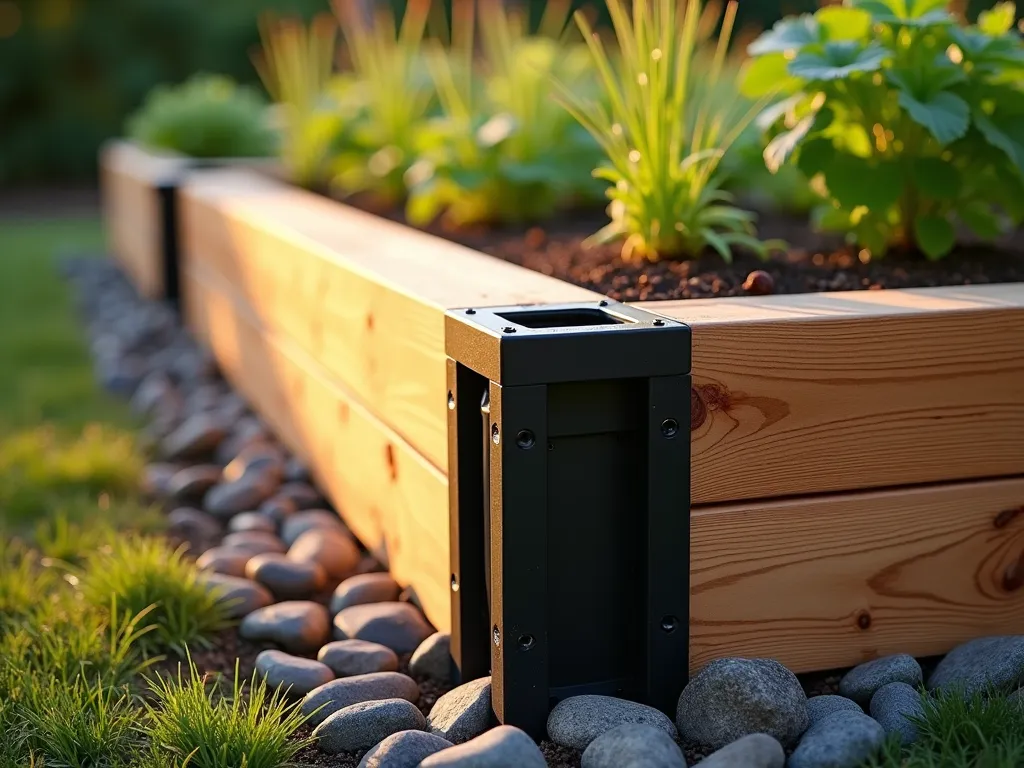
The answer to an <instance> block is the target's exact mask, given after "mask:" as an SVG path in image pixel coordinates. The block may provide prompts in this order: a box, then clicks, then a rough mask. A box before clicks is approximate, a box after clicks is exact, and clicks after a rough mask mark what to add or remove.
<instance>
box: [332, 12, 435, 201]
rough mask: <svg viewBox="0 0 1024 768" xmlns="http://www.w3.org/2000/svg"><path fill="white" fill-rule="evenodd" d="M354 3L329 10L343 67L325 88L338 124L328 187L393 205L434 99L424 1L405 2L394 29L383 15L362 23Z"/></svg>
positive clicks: (399, 195)
mask: <svg viewBox="0 0 1024 768" xmlns="http://www.w3.org/2000/svg"><path fill="white" fill-rule="evenodd" d="M358 5H359V4H358V3H352V2H350V0H338V2H336V3H335V6H334V7H335V12H336V15H337V17H338V20H339V22H340V24H341V31H342V36H343V38H344V43H345V45H344V53H345V54H346V58H347V68H346V69H345V70H344V71H343V73H342V75H341V76H340V77H339V78H338V79H337V80H336V81H335V83H334V86H333V87H332V95H333V97H334V98H335V99H336V101H337V104H338V108H339V111H340V114H341V115H343V120H342V128H341V131H340V133H339V134H338V136H337V138H336V140H335V142H334V144H333V146H332V160H331V170H330V172H331V183H332V185H333V186H334V187H335V188H336V189H337V190H338V191H339V192H341V193H342V194H346V195H349V194H356V193H366V194H368V195H370V196H372V197H373V198H375V199H376V201H377V203H378V204H380V205H384V206H389V205H399V204H401V203H402V201H404V200H405V194H406V189H405V182H404V176H405V172H406V171H407V170H408V168H409V166H410V165H411V164H412V163H413V161H414V160H415V143H416V138H417V135H418V132H419V130H420V128H421V126H422V124H423V121H424V120H425V119H426V117H427V115H428V113H429V111H430V110H431V108H432V107H433V105H434V101H435V100H434V89H433V86H432V84H431V81H430V77H429V75H428V74H427V72H426V68H425V65H424V61H423V55H422V48H423V43H424V35H425V31H426V27H427V20H428V17H429V15H430V8H431V3H430V0H411V1H410V2H409V3H408V5H407V6H406V9H405V14H404V16H403V17H402V22H401V24H400V25H399V24H398V23H397V22H396V20H395V17H394V14H393V13H391V12H390V11H388V10H380V11H378V12H377V13H376V14H375V16H374V18H373V20H372V21H368V20H367V19H366V18H364V17H363V14H362V12H361V10H360V8H359V7H358Z"/></svg>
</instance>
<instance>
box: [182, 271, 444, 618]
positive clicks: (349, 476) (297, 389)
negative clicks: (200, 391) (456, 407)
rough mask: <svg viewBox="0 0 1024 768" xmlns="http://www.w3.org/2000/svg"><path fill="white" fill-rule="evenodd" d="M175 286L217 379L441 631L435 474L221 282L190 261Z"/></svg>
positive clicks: (439, 507) (439, 496) (439, 508)
mask: <svg viewBox="0 0 1024 768" xmlns="http://www.w3.org/2000/svg"><path fill="white" fill-rule="evenodd" d="M185 285H186V287H187V288H188V290H189V293H188V294H187V296H188V302H187V304H186V308H187V312H188V318H187V319H188V322H189V326H190V328H191V329H192V330H193V332H195V333H196V334H197V335H198V336H199V338H200V339H201V340H202V341H203V342H204V343H205V344H206V345H207V346H208V347H209V348H210V349H212V351H213V352H214V354H215V356H216V358H217V361H218V363H219V364H220V366H221V369H222V370H223V371H224V373H225V375H226V376H227V378H229V379H230V380H231V382H232V383H233V384H234V385H235V387H236V388H237V390H238V391H239V392H241V393H242V394H243V395H244V396H245V397H246V398H247V399H248V400H249V402H250V403H251V404H252V405H253V407H254V408H256V409H257V410H258V411H259V413H260V414H262V415H263V417H264V418H265V419H266V420H267V422H268V423H269V424H270V425H271V426H272V428H273V429H274V431H275V432H276V433H277V435H278V436H279V437H280V438H281V440H282V441H283V442H284V443H285V444H286V445H287V446H288V447H289V448H290V449H291V450H292V451H294V452H295V453H296V454H297V455H299V456H301V457H302V458H303V459H305V460H306V461H307V462H308V463H309V465H310V467H311V469H312V471H313V474H314V476H315V477H316V480H317V482H318V484H319V485H320V487H321V488H322V489H323V490H324V492H325V493H326V494H327V496H328V498H330V499H331V501H332V502H333V503H334V505H335V507H336V508H337V509H338V510H339V512H340V513H341V515H342V517H343V518H344V519H345V521H346V523H347V524H348V525H349V527H350V528H351V529H352V531H353V533H355V534H356V536H358V537H359V539H360V540H361V541H362V542H363V543H364V544H366V545H367V547H368V548H369V549H370V550H371V551H372V552H373V553H374V554H375V555H377V556H378V557H380V558H381V560H382V561H383V562H385V563H387V564H388V565H389V567H390V569H391V573H392V575H393V576H394V577H395V578H396V579H397V580H398V581H399V582H400V583H402V584H407V585H412V587H413V589H414V590H415V594H416V596H417V598H418V599H419V601H420V603H421V605H422V606H423V609H424V612H425V613H426V615H427V617H428V618H429V619H430V620H431V622H432V623H433V624H434V625H435V626H436V627H437V628H438V629H439V630H442V631H447V630H448V628H449V615H450V604H449V593H448V589H449V586H448V581H449V576H448V490H447V479H446V478H445V477H444V475H443V474H442V473H441V472H439V471H438V470H437V469H436V468H435V467H433V466H431V464H430V463H429V462H427V461H426V460H425V459H424V458H423V457H422V456H420V455H419V454H418V453H417V452H416V451H414V450H413V449H412V448H411V447H410V446H409V445H408V443H406V442H405V441H404V440H403V439H402V438H401V437H399V436H398V435H396V434H395V433H394V432H393V431H392V430H390V429H389V428H388V427H386V426H385V425H384V424H382V423H381V422H380V420H378V419H377V418H375V417H374V416H373V415H372V414H371V413H369V412H368V411H366V409H365V408H363V407H362V406H361V405H360V404H359V403H358V402H357V401H356V400H355V399H354V398H353V397H352V396H351V395H350V394H349V393H348V392H347V391H346V390H345V389H344V388H343V387H341V386H340V385H338V384H337V382H335V381H334V380H333V379H332V378H331V376H330V375H329V374H328V373H327V372H326V371H325V370H324V369H323V367H322V366H320V365H319V364H318V363H317V362H316V361H315V360H313V359H312V358H311V357H310V356H309V355H308V354H306V353H305V352H303V351H302V350H301V349H300V348H299V347H298V346H297V345H296V344H295V343H293V342H291V341H290V340H288V339H287V338H286V337H283V336H281V335H279V334H275V333H274V332H272V331H270V330H268V329H267V328H265V327H263V326H262V325H261V324H260V322H259V320H258V318H257V317H256V316H255V314H254V313H253V311H252V309H251V308H250V307H248V306H247V305H246V303H245V301H244V299H242V297H241V296H240V294H238V293H237V292H236V291H235V290H234V289H233V288H232V287H231V286H230V285H229V284H227V283H226V282H225V281H224V280H223V279H222V278H220V277H219V276H217V275H216V274H215V273H213V272H211V271H210V270H208V269H206V268H204V267H203V266H202V265H199V264H190V265H188V267H187V268H186V272H185Z"/></svg>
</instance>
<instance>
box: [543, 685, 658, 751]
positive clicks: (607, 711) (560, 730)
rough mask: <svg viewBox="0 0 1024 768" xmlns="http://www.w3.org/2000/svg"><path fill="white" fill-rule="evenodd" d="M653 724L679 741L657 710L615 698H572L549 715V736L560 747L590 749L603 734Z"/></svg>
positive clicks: (558, 705) (563, 702) (589, 696)
mask: <svg viewBox="0 0 1024 768" xmlns="http://www.w3.org/2000/svg"><path fill="white" fill-rule="evenodd" d="M627 723H628V724H633V725H650V726H652V727H654V728H658V729H660V730H662V731H664V733H665V734H667V735H668V737H669V738H671V739H675V738H676V735H677V734H676V727H675V726H674V725H673V724H672V721H671V720H669V719H668V717H666V716H665V714H664V713H663V712H659V711H658V710H656V709H655V708H654V707H649V706H647V705H646V704H638V703H637V702H634V701H626V700H625V699H617V698H615V697H613V696H597V695H584V696H570V697H569V698H568V699H563V700H562V701H560V702H558V704H556V705H555V708H554V709H552V710H551V714H549V715H548V724H547V726H548V736H550V737H551V740H552V741H553V742H555V743H556V744H561V745H562V746H563V747H572V748H573V749H586V748H587V747H588V746H589V745H590V742H592V741H593V740H594V739H596V738H597V737H598V736H600V735H601V734H604V733H607V732H608V731H610V730H612V729H613V728H617V727H618V726H620V725H625V724H627Z"/></svg>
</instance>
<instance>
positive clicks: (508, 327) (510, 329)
mask: <svg viewBox="0 0 1024 768" xmlns="http://www.w3.org/2000/svg"><path fill="white" fill-rule="evenodd" d="M501 332H502V333H515V332H516V329H515V328H513V327H512V326H511V325H506V326H505V327H504V328H502V329H501Z"/></svg>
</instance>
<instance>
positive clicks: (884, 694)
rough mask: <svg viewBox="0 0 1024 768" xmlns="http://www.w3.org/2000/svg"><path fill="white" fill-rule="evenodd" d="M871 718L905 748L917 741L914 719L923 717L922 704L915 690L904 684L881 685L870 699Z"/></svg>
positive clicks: (918, 693) (919, 695)
mask: <svg viewBox="0 0 1024 768" xmlns="http://www.w3.org/2000/svg"><path fill="white" fill-rule="evenodd" d="M871 716H872V717H873V718H875V720H877V721H878V723H879V725H881V726H882V728H883V729H885V733H886V734H887V735H889V736H898V737H899V739H900V742H901V743H902V744H903V745H904V746H906V745H908V744H912V743H914V742H915V741H917V723H916V722H915V718H920V717H923V716H924V704H923V702H922V701H921V694H920V692H919V691H918V689H917V688H914V687H913V686H910V685H907V684H906V683H889V684H888V685H883V686H882V687H881V688H879V689H878V690H877V691H875V695H874V696H872V697H871Z"/></svg>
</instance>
